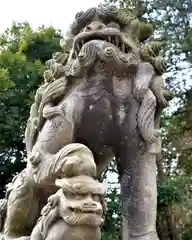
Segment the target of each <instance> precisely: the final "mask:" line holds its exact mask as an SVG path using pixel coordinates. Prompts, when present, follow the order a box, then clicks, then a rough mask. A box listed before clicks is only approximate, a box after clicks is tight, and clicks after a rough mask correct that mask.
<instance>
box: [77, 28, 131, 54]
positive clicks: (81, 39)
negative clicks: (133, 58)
mask: <svg viewBox="0 0 192 240" xmlns="http://www.w3.org/2000/svg"><path fill="white" fill-rule="evenodd" d="M92 40H101V41H106V42H108V43H110V44H113V45H115V46H116V47H117V48H119V50H120V51H121V52H124V53H129V52H130V51H131V49H132V46H130V43H131V42H130V41H126V38H125V36H124V35H123V34H122V33H121V32H119V31H118V32H115V31H107V30H104V31H94V32H93V31H92V32H82V33H79V34H78V35H77V36H76V37H75V39H74V42H73V51H74V55H75V56H77V55H78V54H79V52H80V51H81V48H82V47H83V45H84V44H85V43H87V42H90V41H92ZM128 42H129V43H128Z"/></svg>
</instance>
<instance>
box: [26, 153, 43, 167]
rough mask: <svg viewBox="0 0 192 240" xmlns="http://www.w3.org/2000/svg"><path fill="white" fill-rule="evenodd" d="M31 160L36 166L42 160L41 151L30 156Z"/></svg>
mask: <svg viewBox="0 0 192 240" xmlns="http://www.w3.org/2000/svg"><path fill="white" fill-rule="evenodd" d="M29 161H30V162H31V164H32V165H33V166H34V167H36V166H37V165H38V164H39V163H40V161H41V158H40V152H36V153H35V155H33V154H32V155H31V156H30V157H29Z"/></svg>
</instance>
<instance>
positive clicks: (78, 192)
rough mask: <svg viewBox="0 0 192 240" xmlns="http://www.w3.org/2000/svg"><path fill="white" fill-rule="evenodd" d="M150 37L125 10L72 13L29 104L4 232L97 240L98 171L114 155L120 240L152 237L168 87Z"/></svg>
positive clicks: (101, 202)
mask: <svg viewBox="0 0 192 240" xmlns="http://www.w3.org/2000/svg"><path fill="white" fill-rule="evenodd" d="M151 35H152V27H151V25H150V24H147V23H143V22H140V21H139V20H138V19H137V17H136V16H134V15H133V14H132V13H131V11H128V10H124V9H116V8H115V7H110V8H104V7H102V6H101V7H98V8H90V9H88V10H87V11H85V12H79V13H77V14H76V17H75V20H74V22H73V23H72V25H71V26H70V28H69V31H68V32H67V34H66V37H65V38H64V39H62V40H61V47H62V48H63V49H64V52H60V53H59V52H58V53H55V54H53V56H52V59H50V60H49V61H48V62H47V63H46V68H47V69H46V71H45V73H44V79H45V82H44V84H43V85H42V86H41V87H40V88H39V89H38V90H37V92H36V96H35V102H34V104H33V105H32V107H31V112H30V117H29V120H28V123H27V128H26V132H25V143H26V148H27V158H28V162H27V167H26V169H24V170H23V172H21V173H20V174H19V175H18V176H17V179H15V180H14V181H13V183H12V184H11V186H12V187H9V188H10V189H9V191H8V194H7V199H6V200H3V201H2V206H4V208H5V206H6V205H7V206H8V207H7V212H6V214H4V212H5V211H4V212H3V211H2V212H3V214H4V215H1V222H2V223H3V224H2V236H3V238H5V239H9V238H20V237H23V236H29V237H28V238H31V239H33V240H36V239H38V240H40V239H43V240H44V239H46V240H47V239H63V240H65V239H67V240H69V239H70V240H78V239H95V240H97V239H100V226H101V225H102V222H103V214H104V213H105V209H106V204H105V201H104V195H105V190H104V187H103V186H102V185H101V184H100V183H98V182H97V181H96V180H94V178H95V177H96V176H98V175H99V174H100V173H102V171H103V170H104V169H105V167H106V166H107V165H108V163H109V161H111V159H112V158H113V156H115V158H116V161H117V166H118V171H119V177H120V178H119V179H120V183H121V196H122V214H123V234H122V235H123V240H136V239H137V240H157V239H158V238H157V234H156V229H155V222H156V198H157V196H156V194H157V193H156V155H157V154H158V152H159V151H160V132H159V116H160V113H161V111H162V109H163V108H164V107H166V106H167V104H168V101H169V100H170V99H171V94H170V93H169V92H168V91H166V90H165V89H164V86H163V79H162V74H163V73H164V71H165V69H166V62H165V60H164V59H163V58H162V57H161V56H160V55H159V53H160V50H161V47H162V46H161V44H160V43H159V42H149V43H145V40H147V39H148V38H149V37H150V36H151ZM85 145H86V146H85ZM90 150H91V151H90ZM56 179H58V180H56ZM55 180H56V184H55ZM50 195H51V197H50ZM48 197H49V198H48ZM47 198H48V202H47V204H46V199H47ZM3 204H4V205H3ZM43 206H44V207H43ZM42 207H43V209H42ZM41 209H42V211H41ZM40 211H41V216H40ZM39 217H40V218H39ZM38 218H39V219H38ZM89 222H90V223H89Z"/></svg>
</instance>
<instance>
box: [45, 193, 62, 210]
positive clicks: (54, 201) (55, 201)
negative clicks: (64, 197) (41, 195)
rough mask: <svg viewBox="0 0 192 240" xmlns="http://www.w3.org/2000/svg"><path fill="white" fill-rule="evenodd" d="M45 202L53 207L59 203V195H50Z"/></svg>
mask: <svg viewBox="0 0 192 240" xmlns="http://www.w3.org/2000/svg"><path fill="white" fill-rule="evenodd" d="M47 202H48V203H49V205H50V206H51V207H52V208H54V207H55V206H56V205H58V203H59V196H58V195H52V196H50V197H49V198H48V200H47Z"/></svg>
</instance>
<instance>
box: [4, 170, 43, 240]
mask: <svg viewBox="0 0 192 240" xmlns="http://www.w3.org/2000/svg"><path fill="white" fill-rule="evenodd" d="M10 188H11V189H8V190H9V191H10V193H9V196H8V203H7V214H6V219H5V224H4V228H3V234H4V235H5V236H6V239H9V238H18V237H22V236H27V235H30V233H31V230H32V228H33V226H34V224H35V222H36V220H37V218H38V213H39V202H38V199H37V194H36V189H35V186H34V182H33V180H32V179H31V176H30V174H28V172H27V171H26V169H25V170H23V171H22V172H21V173H20V174H18V175H17V176H16V178H15V180H14V182H13V183H12V184H11V186H10Z"/></svg>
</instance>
